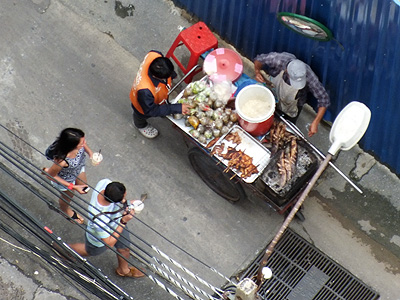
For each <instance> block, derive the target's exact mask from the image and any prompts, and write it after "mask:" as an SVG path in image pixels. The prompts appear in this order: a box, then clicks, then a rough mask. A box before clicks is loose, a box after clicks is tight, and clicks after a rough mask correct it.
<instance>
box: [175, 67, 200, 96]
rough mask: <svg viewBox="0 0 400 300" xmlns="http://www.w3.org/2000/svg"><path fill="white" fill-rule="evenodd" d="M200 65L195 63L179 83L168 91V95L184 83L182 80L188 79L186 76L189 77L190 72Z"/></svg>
mask: <svg viewBox="0 0 400 300" xmlns="http://www.w3.org/2000/svg"><path fill="white" fill-rule="evenodd" d="M199 67H200V65H195V66H194V67H193V68H191V69H190V71H189V72H187V73H186V75H185V76H183V77H182V78H181V79H180V80H179V81H178V82H177V84H175V85H174V86H173V87H172V88H171V89H170V90H169V91H168V96H169V95H170V94H171V93H172V92H173V91H175V89H176V88H177V87H178V86H179V85H180V84H181V83H182V81H184V80H185V79H186V77H188V76H189V75H190V74H192V73H193V72H194V71H195V70H196V69H197V68H199Z"/></svg>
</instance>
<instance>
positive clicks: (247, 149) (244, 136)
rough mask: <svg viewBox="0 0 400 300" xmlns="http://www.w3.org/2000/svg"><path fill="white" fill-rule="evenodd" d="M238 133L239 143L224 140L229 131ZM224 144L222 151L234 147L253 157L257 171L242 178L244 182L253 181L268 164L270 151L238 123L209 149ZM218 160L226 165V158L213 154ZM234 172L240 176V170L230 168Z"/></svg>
mask: <svg viewBox="0 0 400 300" xmlns="http://www.w3.org/2000/svg"><path fill="white" fill-rule="evenodd" d="M236 132H237V133H238V134H239V136H240V138H241V140H242V141H241V143H240V144H238V145H237V146H236V144H234V143H232V142H231V141H227V140H225V137H226V136H227V135H228V134H229V133H236ZM222 143H224V144H225V147H224V151H223V152H222V153H226V151H227V148H228V147H235V146H236V150H242V151H243V152H244V153H245V154H247V155H248V156H250V157H252V158H253V165H255V166H257V171H258V173H255V174H252V175H251V176H250V177H247V178H242V180H243V181H244V182H246V183H252V182H254V181H255V180H256V179H257V177H258V176H259V174H261V173H262V171H263V170H264V168H265V167H266V166H267V165H268V163H269V161H270V158H271V152H270V151H269V150H268V149H267V148H265V147H264V146H263V145H262V144H261V143H260V142H259V141H257V140H256V139H255V138H254V137H252V136H251V135H250V134H249V133H247V132H246V131H245V130H244V129H243V128H242V127H240V126H238V125H234V126H233V127H232V128H231V129H230V130H229V131H228V132H227V133H226V134H225V135H223V136H222V137H221V138H220V139H219V140H218V141H217V142H216V143H215V145H214V146H213V147H212V149H211V151H212V150H214V148H215V147H217V146H219V145H221V144H222ZM214 156H215V157H216V158H217V159H218V160H219V161H221V162H222V163H223V164H224V165H225V166H227V165H228V162H229V160H226V159H224V158H222V157H220V156H218V155H217V154H215V155H214ZM231 170H232V171H233V172H235V174H236V175H238V176H239V177H240V175H241V172H240V171H238V170H236V169H231Z"/></svg>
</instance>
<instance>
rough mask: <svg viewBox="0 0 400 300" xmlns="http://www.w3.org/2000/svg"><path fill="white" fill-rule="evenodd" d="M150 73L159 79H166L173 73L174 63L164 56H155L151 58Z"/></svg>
mask: <svg viewBox="0 0 400 300" xmlns="http://www.w3.org/2000/svg"><path fill="white" fill-rule="evenodd" d="M149 70H150V73H151V74H152V75H153V76H155V77H157V78H161V79H167V78H169V77H171V76H172V74H173V73H174V65H173V64H172V62H171V61H170V60H169V58H166V57H157V58H156V59H155V60H153V61H152V62H151V64H150V67H149Z"/></svg>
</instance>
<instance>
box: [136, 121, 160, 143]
mask: <svg viewBox="0 0 400 300" xmlns="http://www.w3.org/2000/svg"><path fill="white" fill-rule="evenodd" d="M137 130H139V132H140V133H141V134H142V135H143V136H144V137H146V138H148V139H154V138H155V137H156V136H157V135H158V130H157V129H155V128H154V127H153V126H151V125H150V124H147V126H146V127H144V128H137Z"/></svg>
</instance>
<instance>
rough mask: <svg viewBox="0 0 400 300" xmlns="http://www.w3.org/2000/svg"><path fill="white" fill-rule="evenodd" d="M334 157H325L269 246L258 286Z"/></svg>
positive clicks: (262, 261)
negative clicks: (277, 246) (282, 239)
mask: <svg viewBox="0 0 400 300" xmlns="http://www.w3.org/2000/svg"><path fill="white" fill-rule="evenodd" d="M331 158H332V155H331V154H329V153H328V155H327V156H326V157H325V159H324V161H323V162H322V163H321V165H320V166H319V168H318V170H317V172H315V174H314V176H313V177H312V178H311V180H310V182H309V183H308V185H307V187H306V188H305V190H304V191H303V193H301V195H300V198H299V199H298V200H297V202H296V204H295V205H294V206H293V208H292V210H291V211H290V213H289V215H288V216H287V217H286V219H285V221H284V222H283V224H282V226H281V228H279V230H278V232H277V234H276V235H275V237H274V239H273V240H272V241H271V243H270V244H269V245H268V248H267V250H266V251H265V254H264V256H263V258H262V260H261V263H260V267H259V269H258V273H257V282H256V283H257V285H258V286H259V287H261V283H262V281H263V278H262V269H263V268H264V267H265V266H266V265H267V262H268V258H269V257H270V256H271V254H272V251H274V248H275V245H276V244H277V243H278V242H279V240H280V238H281V237H282V235H283V233H284V232H285V230H286V228H287V227H288V226H289V224H290V222H292V220H293V218H294V216H295V214H296V213H297V211H298V210H299V209H300V207H301V205H302V204H303V202H304V200H305V199H306V197H307V195H308V194H309V193H310V191H311V189H312V187H313V186H314V185H315V183H316V182H317V180H318V178H319V177H320V176H321V174H322V172H323V171H324V170H325V169H326V167H327V166H328V163H329V161H330V160H331Z"/></svg>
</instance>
